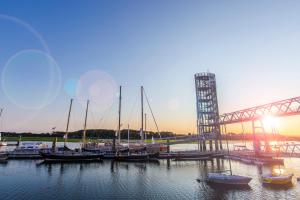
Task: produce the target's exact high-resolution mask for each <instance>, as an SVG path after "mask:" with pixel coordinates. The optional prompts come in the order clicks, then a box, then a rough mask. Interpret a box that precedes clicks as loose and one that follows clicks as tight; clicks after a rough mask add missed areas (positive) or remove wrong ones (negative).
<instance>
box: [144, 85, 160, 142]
mask: <svg viewBox="0 0 300 200" xmlns="http://www.w3.org/2000/svg"><path fill="white" fill-rule="evenodd" d="M143 91H144V94H145V97H146V101H147V104H148V106H149V109H150V112H151V115H152V118H153V120H154V123H155V126H156V130H157V132H158V134H159V138H160V139H161V134H160V132H159V129H158V125H157V123H156V119H155V117H154V115H153V112H152V108H151V106H150V103H149V100H148V96H147V94H146V91H145V89H144V90H143Z"/></svg>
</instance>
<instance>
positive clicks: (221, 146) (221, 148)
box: [219, 139, 223, 150]
mask: <svg viewBox="0 0 300 200" xmlns="http://www.w3.org/2000/svg"><path fill="white" fill-rule="evenodd" d="M219 143H220V144H219V145H220V150H223V145H222V140H221V139H219Z"/></svg>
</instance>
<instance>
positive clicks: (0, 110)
mask: <svg viewBox="0 0 300 200" xmlns="http://www.w3.org/2000/svg"><path fill="white" fill-rule="evenodd" d="M2 112H3V108H1V109H0V118H1V116H2ZM0 141H2V135H1V132H0Z"/></svg>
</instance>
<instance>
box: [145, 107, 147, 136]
mask: <svg viewBox="0 0 300 200" xmlns="http://www.w3.org/2000/svg"><path fill="white" fill-rule="evenodd" d="M145 140H147V113H145Z"/></svg>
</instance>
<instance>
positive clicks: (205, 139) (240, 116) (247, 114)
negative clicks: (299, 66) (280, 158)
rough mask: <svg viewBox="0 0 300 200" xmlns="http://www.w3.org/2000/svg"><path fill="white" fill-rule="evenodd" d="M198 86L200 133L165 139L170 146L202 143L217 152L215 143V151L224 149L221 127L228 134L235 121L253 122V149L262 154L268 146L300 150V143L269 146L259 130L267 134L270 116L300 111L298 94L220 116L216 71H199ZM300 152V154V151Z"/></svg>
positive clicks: (280, 115) (288, 114) (270, 146)
mask: <svg viewBox="0 0 300 200" xmlns="http://www.w3.org/2000/svg"><path fill="white" fill-rule="evenodd" d="M195 86H196V106H197V130H198V134H196V135H191V136H182V137H172V138H171V137H170V138H164V140H165V141H166V142H164V143H167V144H169V145H172V144H180V143H188V142H195V141H197V142H198V148H199V150H200V151H206V150H207V144H208V145H209V150H210V151H213V142H214V143H215V145H214V146H215V151H219V150H222V149H223V148H222V141H221V130H224V131H223V133H224V134H226V125H228V124H234V123H243V122H251V123H252V132H253V138H254V139H253V149H254V152H255V154H259V153H260V152H261V151H262V147H264V150H265V151H267V152H268V151H271V149H274V148H279V149H280V151H281V152H284V151H283V150H285V152H286V153H288V151H289V152H291V151H292V152H294V151H295V150H296V149H298V150H299V151H300V145H299V144H287V143H285V144H282V145H281V146H279V147H278V146H277V147H275V146H274V145H273V146H272V145H269V142H268V141H267V140H264V141H263V144H262V141H261V139H260V138H261V137H258V134H259V133H265V129H264V126H263V122H262V120H263V119H264V118H265V117H266V116H272V117H286V116H292V115H299V114H300V97H294V98H290V99H285V100H281V101H276V102H273V103H268V104H264V105H260V106H255V107H251V108H247V109H243V110H238V111H235V112H230V113H225V114H222V115H219V110H218V100H217V88H216V79H215V74H213V73H198V74H195ZM299 155H300V154H299Z"/></svg>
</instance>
